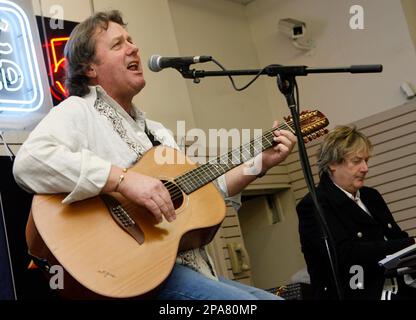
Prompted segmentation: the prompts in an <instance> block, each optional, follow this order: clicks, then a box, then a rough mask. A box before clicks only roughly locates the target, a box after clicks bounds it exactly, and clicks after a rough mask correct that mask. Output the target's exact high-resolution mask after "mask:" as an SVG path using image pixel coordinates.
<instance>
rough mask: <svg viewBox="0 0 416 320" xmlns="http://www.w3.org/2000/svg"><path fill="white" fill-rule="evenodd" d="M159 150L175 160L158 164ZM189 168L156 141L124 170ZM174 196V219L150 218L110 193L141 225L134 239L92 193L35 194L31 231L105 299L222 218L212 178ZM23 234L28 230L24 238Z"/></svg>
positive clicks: (202, 237)
mask: <svg viewBox="0 0 416 320" xmlns="http://www.w3.org/2000/svg"><path fill="white" fill-rule="evenodd" d="M161 155H170V156H173V157H174V159H175V164H166V163H163V164H158V163H157V162H156V161H155V159H158V157H159V159H160V156H161ZM196 167H197V166H196V165H195V164H192V163H191V162H190V161H189V160H188V159H187V158H186V156H185V155H183V154H182V153H180V152H178V151H177V150H174V149H172V148H169V147H165V146H158V147H155V148H152V149H150V150H149V151H148V152H147V153H146V154H145V155H144V156H143V157H142V158H141V159H140V161H139V162H138V163H137V164H136V165H135V166H134V167H132V168H130V169H129V170H130V171H136V172H139V173H142V174H146V175H149V176H153V177H155V178H158V179H160V180H169V181H171V180H173V178H174V177H177V176H179V175H181V174H183V173H185V172H188V171H190V170H192V169H194V168H196ZM182 195H183V198H182V200H181V202H180V203H179V204H178V206H177V207H176V206H175V208H176V214H177V218H176V220H174V221H173V222H170V223H169V222H167V221H165V220H164V221H163V222H161V223H157V222H156V220H155V219H154V218H153V216H152V215H151V214H150V213H149V212H147V210H146V209H144V208H142V207H139V206H137V205H135V204H133V203H132V202H130V201H129V200H127V199H125V198H124V197H123V196H122V195H121V194H119V193H112V194H111V196H113V197H114V198H116V199H117V200H118V201H119V202H120V204H121V205H122V207H123V208H124V209H125V210H126V211H127V212H128V214H129V215H130V217H131V218H133V220H134V221H135V222H136V224H137V225H138V226H139V227H140V229H141V230H142V232H143V234H144V242H143V243H142V244H139V243H138V242H137V241H136V240H135V239H134V238H133V237H132V236H131V235H129V234H128V233H127V232H126V231H125V230H124V229H123V228H121V227H120V226H119V225H118V224H117V223H116V222H115V220H114V219H113V217H112V216H111V214H110V212H109V209H108V208H107V206H106V205H105V203H104V202H103V200H102V198H101V197H99V196H97V197H93V198H90V199H86V200H82V201H78V202H75V203H72V204H66V205H65V204H62V200H63V199H64V198H65V196H66V195H63V194H58V195H36V196H35V197H34V199H33V203H32V218H33V222H34V225H35V227H36V232H35V233H34V234H35V235H36V234H39V235H40V237H41V238H42V239H41V240H43V242H44V244H45V245H46V246H47V248H48V249H49V253H50V254H52V255H53V257H54V258H55V259H56V260H57V261H58V262H59V264H60V265H62V267H63V268H64V269H65V270H66V272H68V273H69V275H70V276H71V277H72V278H73V279H75V280H76V281H77V282H78V283H79V284H80V285H81V286H82V287H85V288H86V290H88V291H91V292H93V293H95V294H97V295H98V296H103V297H110V298H134V297H139V296H141V295H144V294H146V293H148V292H150V291H151V290H153V289H155V288H156V287H157V286H159V285H160V284H161V283H162V282H163V281H164V280H165V279H166V278H167V277H168V276H169V274H170V272H171V270H172V268H173V265H174V263H175V259H176V255H177V253H178V250H186V249H189V248H195V247H199V246H201V245H204V244H206V243H208V242H210V241H211V240H212V238H213V237H214V235H215V233H216V231H217V229H218V227H219V225H220V224H221V222H222V221H223V219H224V217H225V204H224V200H223V197H222V196H221V194H220V193H219V191H218V190H217V188H216V187H215V185H214V184H212V183H208V184H206V185H205V186H203V187H201V188H200V189H198V190H196V191H195V192H193V193H191V194H189V195H186V194H184V193H183V194H182ZM31 240H33V236H31V237H28V242H31ZM29 248H30V243H29ZM30 249H31V248H30ZM31 251H32V250H31ZM33 253H34V252H33ZM34 255H36V254H35V253H34ZM40 258H42V257H40ZM64 290H65V283H64ZM75 298H76V297H75Z"/></svg>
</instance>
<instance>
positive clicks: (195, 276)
mask: <svg viewBox="0 0 416 320" xmlns="http://www.w3.org/2000/svg"><path fill="white" fill-rule="evenodd" d="M156 299H159V300H281V299H282V298H280V297H278V296H276V295H274V294H271V293H269V292H266V291H264V290H261V289H257V288H254V287H250V286H247V285H244V284H242V283H239V282H237V281H231V280H227V279H224V278H222V277H220V281H215V280H212V279H209V278H208V277H206V276H204V275H203V274H201V273H199V272H196V271H194V270H192V269H190V268H188V267H185V266H182V265H179V264H175V266H174V268H173V270H172V273H171V274H170V276H169V277H168V278H167V280H166V281H165V282H164V284H163V285H162V287H161V289H160V291H159V292H158V293H157V295H156Z"/></svg>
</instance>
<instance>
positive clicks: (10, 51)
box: [0, 0, 44, 113]
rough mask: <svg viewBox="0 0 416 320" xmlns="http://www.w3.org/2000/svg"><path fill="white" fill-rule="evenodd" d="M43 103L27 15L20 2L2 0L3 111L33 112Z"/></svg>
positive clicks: (0, 103)
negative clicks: (18, 3) (19, 4)
mask: <svg viewBox="0 0 416 320" xmlns="http://www.w3.org/2000/svg"><path fill="white" fill-rule="evenodd" d="M43 102H44V93H43V89H42V82H41V77H40V72H39V67H38V62H37V58H36V52H35V47H34V41H33V36H32V31H31V28H30V24H29V19H28V16H27V15H26V13H25V12H24V11H23V10H22V8H21V7H19V6H18V5H17V4H15V3H13V2H10V1H8V0H0V111H12V112H19V113H20V112H24V113H27V112H33V111H36V110H38V109H39V108H40V107H41V106H42V105H43Z"/></svg>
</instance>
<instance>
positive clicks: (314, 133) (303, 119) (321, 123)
mask: <svg viewBox="0 0 416 320" xmlns="http://www.w3.org/2000/svg"><path fill="white" fill-rule="evenodd" d="M284 119H285V121H286V124H287V125H288V126H290V127H291V128H292V129H293V130H294V126H293V121H292V117H291V116H288V117H285V118H284ZM299 121H300V128H301V132H302V136H303V141H304V142H305V143H308V142H309V141H312V140H314V139H316V138H319V137H321V136H323V135H324V134H327V133H328V130H327V129H325V128H326V127H327V126H328V124H329V121H328V118H327V117H325V115H324V114H323V113H322V112H320V111H318V110H313V111H309V110H305V111H302V112H301V113H300V114H299Z"/></svg>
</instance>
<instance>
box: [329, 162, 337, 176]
mask: <svg viewBox="0 0 416 320" xmlns="http://www.w3.org/2000/svg"><path fill="white" fill-rule="evenodd" d="M328 169H329V171H331V173H332V172H334V171H335V169H336V163H335V162H334V161H333V162H331V163H329V164H328Z"/></svg>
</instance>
